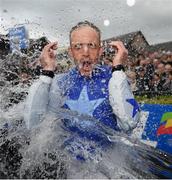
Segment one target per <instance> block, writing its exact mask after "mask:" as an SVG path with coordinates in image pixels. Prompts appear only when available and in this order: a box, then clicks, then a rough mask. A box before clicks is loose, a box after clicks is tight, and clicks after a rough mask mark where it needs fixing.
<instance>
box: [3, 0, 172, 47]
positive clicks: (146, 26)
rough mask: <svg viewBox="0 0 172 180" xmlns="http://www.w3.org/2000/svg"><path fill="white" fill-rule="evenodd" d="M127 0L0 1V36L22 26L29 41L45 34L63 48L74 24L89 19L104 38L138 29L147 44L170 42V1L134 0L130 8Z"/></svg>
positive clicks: (171, 24) (171, 3)
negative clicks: (16, 26) (26, 31)
mask: <svg viewBox="0 0 172 180" xmlns="http://www.w3.org/2000/svg"><path fill="white" fill-rule="evenodd" d="M126 1H127V0H0V33H1V34H7V32H8V31H7V30H8V28H11V27H13V26H14V25H16V24H25V25H26V27H27V29H28V31H29V36H30V37H31V38H39V37H41V36H42V35H45V36H47V37H48V38H49V39H50V40H51V41H52V40H57V41H58V42H59V44H60V45H61V46H62V45H66V43H68V32H69V30H70V28H71V27H72V26H73V25H75V24H76V23H77V22H79V21H83V20H89V21H91V22H93V23H95V24H96V25H97V26H98V27H100V29H101V31H102V36H103V39H105V38H110V37H113V36H117V35H121V34H125V33H129V32H132V31H137V30H141V31H142V32H143V34H144V35H145V37H146V39H147V40H148V42H149V44H156V43H160V42H166V41H172V0H135V4H134V5H133V6H128V5H127V3H126ZM129 1H134V0H129ZM106 19H108V20H109V21H110V24H109V26H105V25H104V23H103V22H104V20H106Z"/></svg>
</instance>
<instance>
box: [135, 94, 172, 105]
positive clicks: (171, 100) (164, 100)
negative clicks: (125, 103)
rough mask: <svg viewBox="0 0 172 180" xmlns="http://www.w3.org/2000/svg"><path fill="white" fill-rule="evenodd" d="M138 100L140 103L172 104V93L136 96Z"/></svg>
mask: <svg viewBox="0 0 172 180" xmlns="http://www.w3.org/2000/svg"><path fill="white" fill-rule="evenodd" d="M135 98H136V100H137V101H138V102H139V103H148V104H170V105H172V95H163V96H162V95H161V96H155V97H151V98H150V97H148V96H147V95H144V96H135Z"/></svg>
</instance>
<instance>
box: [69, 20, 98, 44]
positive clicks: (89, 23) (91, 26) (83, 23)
mask: <svg viewBox="0 0 172 180" xmlns="http://www.w3.org/2000/svg"><path fill="white" fill-rule="evenodd" d="M80 27H90V28H92V29H94V30H95V31H96V32H97V34H98V36H99V40H100V39H101V31H100V29H99V28H98V27H97V26H96V25H94V24H93V23H91V22H89V21H82V22H79V23H78V24H77V25H75V26H73V27H72V28H71V30H70V33H69V40H70V41H71V35H72V32H73V31H75V30H76V29H78V28H80Z"/></svg>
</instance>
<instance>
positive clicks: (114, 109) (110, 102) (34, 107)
mask: <svg viewBox="0 0 172 180" xmlns="http://www.w3.org/2000/svg"><path fill="white" fill-rule="evenodd" d="M59 108H67V109H70V110H72V111H76V112H78V113H79V114H86V115H88V116H91V117H94V118H95V119H97V120H98V121H100V122H102V123H103V124H104V125H105V126H108V127H111V128H112V129H116V130H118V129H121V130H123V131H129V130H132V129H133V128H135V127H136V125H137V122H138V119H139V107H138V104H137V102H136V101H135V99H134V97H133V94H132V92H131V88H130V85H129V83H128V81H127V77H126V75H125V73H124V72H123V71H115V72H113V73H112V72H111V68H110V67H107V66H99V65H98V66H97V67H96V68H95V69H94V70H93V73H92V76H91V77H84V76H82V75H81V74H80V73H79V71H78V70H77V68H73V69H71V70H70V71H69V72H68V73H65V74H61V75H57V76H55V77H54V78H53V79H52V78H50V77H47V76H43V75H41V76H40V78H39V79H38V80H37V81H36V82H35V83H33V85H32V86H31V88H30V90H29V95H28V97H27V101H26V105H25V115H24V119H25V122H26V125H27V127H28V128H29V129H30V128H32V127H34V126H36V125H37V124H39V123H40V121H41V118H42V116H43V115H44V114H45V113H47V112H48V113H51V112H52V113H56V112H57V111H58V110H59Z"/></svg>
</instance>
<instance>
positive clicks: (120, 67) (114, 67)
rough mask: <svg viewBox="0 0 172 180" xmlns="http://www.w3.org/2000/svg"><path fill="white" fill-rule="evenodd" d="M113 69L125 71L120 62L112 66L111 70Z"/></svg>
mask: <svg viewBox="0 0 172 180" xmlns="http://www.w3.org/2000/svg"><path fill="white" fill-rule="evenodd" d="M114 71H124V72H125V68H124V66H123V65H122V64H119V65H116V66H113V67H112V72H114Z"/></svg>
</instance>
